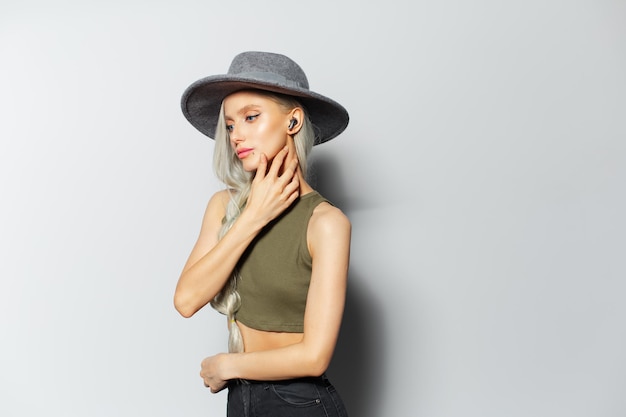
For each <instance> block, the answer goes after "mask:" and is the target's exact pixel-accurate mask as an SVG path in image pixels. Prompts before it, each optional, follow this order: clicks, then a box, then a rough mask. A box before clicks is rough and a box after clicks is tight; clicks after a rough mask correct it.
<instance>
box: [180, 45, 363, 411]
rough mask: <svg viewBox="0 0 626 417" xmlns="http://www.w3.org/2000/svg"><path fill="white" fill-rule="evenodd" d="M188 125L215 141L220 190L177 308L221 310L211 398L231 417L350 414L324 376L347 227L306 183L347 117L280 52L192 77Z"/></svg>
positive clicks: (209, 365)
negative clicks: (220, 347)
mask: <svg viewBox="0 0 626 417" xmlns="http://www.w3.org/2000/svg"><path fill="white" fill-rule="evenodd" d="M182 109H183V113H184V115H185V117H186V118H187V119H188V120H189V122H190V123H191V124H192V125H193V126H194V127H196V128H197V129H198V130H199V131H200V132H202V133H204V134H205V135H207V136H209V137H210V138H214V139H215V152H214V161H213V162H214V167H215V172H216V175H217V176H218V178H219V179H220V180H221V181H223V182H224V184H225V185H226V187H227V188H226V189H225V190H223V191H219V192H217V193H216V194H215V195H214V196H213V197H212V198H211V199H210V201H209V203H208V205H207V209H206V212H205V215H204V219H203V221H202V227H201V230H200V234H199V237H198V240H197V242H196V244H195V246H194V247H193V250H192V251H191V254H190V256H189V259H188V260H187V263H186V264H185V266H184V268H183V271H182V274H181V276H180V278H179V281H178V284H177V286H176V293H175V296H174V304H175V307H176V309H177V310H178V311H179V312H180V314H182V315H183V316H184V317H190V316H192V315H193V314H195V313H196V312H197V311H198V310H200V309H201V308H202V307H204V306H205V305H206V304H208V303H210V304H211V305H212V306H213V307H214V308H215V309H216V310H218V311H219V312H221V313H223V314H225V315H226V316H227V319H228V327H229V331H230V337H229V353H220V354H217V355H214V356H210V357H207V358H205V359H204V360H203V361H202V365H201V372H200V376H201V377H202V379H203V380H204V384H205V386H207V387H209V388H210V390H211V392H218V391H220V390H222V389H224V388H226V387H228V390H229V393H228V416H230V417H237V416H257V417H261V416H272V417H281V416H290V417H294V416H324V417H329V416H346V411H345V408H344V405H343V403H342V401H341V399H340V398H339V396H338V394H337V392H336V391H335V389H334V387H333V386H332V384H331V383H330V382H329V381H328V379H327V378H326V376H325V371H326V369H327V367H328V365H329V363H330V360H331V358H332V355H333V350H334V348H335V344H336V341H337V336H338V333H339V328H340V325H341V319H342V315H343V308H344V301H345V293H346V280H347V273H348V264H349V250H350V229H351V226H350V222H349V220H348V219H347V217H346V216H345V215H344V214H343V213H342V212H341V210H339V209H338V208H337V207H334V206H333V205H332V204H331V203H330V202H329V201H327V200H326V199H324V198H323V197H322V196H321V195H320V194H319V193H317V192H316V191H315V190H314V189H313V188H312V187H311V186H310V185H309V184H308V183H307V181H306V168H307V157H308V155H309V151H310V150H311V148H312V147H313V146H314V145H317V144H320V143H322V142H325V141H328V140H330V139H333V138H335V137H336V136H337V135H339V134H340V133H341V132H342V131H343V130H344V129H345V128H346V126H347V124H348V113H347V112H346V110H345V109H344V108H343V107H342V106H341V105H340V104H338V103H337V102H335V101H333V100H331V99H329V98H327V97H325V96H322V95H320V94H317V93H315V92H312V91H310V90H309V85H308V81H307V78H306V76H305V74H304V72H303V71H302V69H301V68H300V67H299V66H298V65H297V64H296V63H295V62H294V61H292V60H291V59H289V58H288V57H286V56H284V55H280V54H274V53H268V52H244V53H241V54H239V55H237V56H236V57H235V58H234V59H233V61H232V63H231V66H230V68H229V71H228V73H227V74H224V75H214V76H210V77H206V78H203V79H201V80H198V81H196V82H195V83H193V84H192V85H191V86H189V87H188V88H187V90H186V91H185V93H184V94H183V98H182Z"/></svg>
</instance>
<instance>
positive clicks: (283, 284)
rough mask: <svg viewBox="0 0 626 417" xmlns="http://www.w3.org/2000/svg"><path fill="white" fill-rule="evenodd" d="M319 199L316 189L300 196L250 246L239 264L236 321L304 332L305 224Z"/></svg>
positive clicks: (307, 261) (308, 269)
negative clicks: (239, 299) (238, 304)
mask: <svg viewBox="0 0 626 417" xmlns="http://www.w3.org/2000/svg"><path fill="white" fill-rule="evenodd" d="M322 202H328V200H326V199H325V198H324V197H322V196H321V195H320V194H319V193H317V192H315V191H313V192H310V193H308V194H305V195H303V196H301V197H299V198H298V199H297V200H296V201H295V202H294V203H293V204H292V205H291V206H290V207H289V208H288V209H287V210H285V211H284V212H283V213H281V215H280V216H279V217H278V218H276V219H274V220H273V221H272V222H270V223H269V224H268V225H266V226H265V227H264V228H263V229H262V230H261V232H260V233H259V235H257V236H256V238H255V239H254V240H253V241H252V243H251V244H250V246H248V248H247V249H246V251H245V252H244V254H243V255H242V257H241V259H240V260H239V263H238V269H239V273H240V280H239V281H238V282H237V291H238V292H239V296H240V297H241V307H240V308H239V310H238V311H237V313H236V315H235V318H236V319H237V320H238V321H240V322H241V323H243V324H245V325H246V326H248V327H251V328H253V329H258V330H265V331H277V332H292V333H301V332H303V331H304V309H305V304H306V297H307V293H308V291H309V283H310V281H311V266H312V259H311V254H310V253H309V249H308V247H307V227H308V225H309V219H310V218H311V215H312V214H313V210H314V209H315V207H317V206H318V205H319V204H320V203H322Z"/></svg>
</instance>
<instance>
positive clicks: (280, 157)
mask: <svg viewBox="0 0 626 417" xmlns="http://www.w3.org/2000/svg"><path fill="white" fill-rule="evenodd" d="M288 153H289V148H288V147H287V146H285V147H284V148H283V149H281V150H280V152H278V153H277V154H276V156H275V157H274V160H273V161H272V166H271V167H270V171H269V173H270V174H271V175H273V176H274V177H277V176H278V172H279V171H280V168H281V167H282V166H283V163H284V162H285V158H286V157H287V154H288Z"/></svg>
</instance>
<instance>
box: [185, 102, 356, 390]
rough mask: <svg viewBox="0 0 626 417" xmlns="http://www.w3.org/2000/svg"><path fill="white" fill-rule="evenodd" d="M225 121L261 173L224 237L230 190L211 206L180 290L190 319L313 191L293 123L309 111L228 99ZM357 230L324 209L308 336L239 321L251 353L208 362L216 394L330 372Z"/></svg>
mask: <svg viewBox="0 0 626 417" xmlns="http://www.w3.org/2000/svg"><path fill="white" fill-rule="evenodd" d="M224 113H225V119H226V120H225V122H226V125H227V128H228V130H229V132H230V141H231V146H232V147H233V149H234V150H235V151H236V152H238V154H239V151H243V153H241V154H240V155H241V162H242V164H243V166H244V169H245V170H246V171H248V172H255V176H254V180H253V182H252V188H251V192H250V196H249V197H248V202H247V204H246V207H245V209H244V210H243V211H242V213H241V215H240V216H239V218H238V219H237V220H236V221H235V223H234V224H233V226H232V227H231V229H230V230H229V231H228V232H227V233H226V235H225V236H224V237H222V239H220V240H218V238H217V236H218V232H219V230H220V228H221V221H222V218H223V217H224V214H225V207H226V205H227V203H228V199H229V196H228V191H226V190H223V191H220V192H217V193H216V194H215V195H214V196H213V197H212V198H211V199H210V201H209V203H208V205H207V209H206V211H205V214H204V219H203V221H202V227H201V230H200V234H199V236H198V240H197V242H196V244H195V246H194V247H193V249H192V251H191V254H190V256H189V259H188V260H187V263H186V264H185V266H184V268H183V271H182V274H181V276H180V278H179V280H178V284H177V286H176V292H175V295H174V304H175V307H176V309H177V310H178V311H179V312H180V314H181V315H183V316H184V317H191V316H192V315H193V314H195V313H196V312H197V311H198V310H200V309H201V308H202V307H204V306H205V305H206V304H208V303H209V302H210V301H211V300H212V299H213V298H214V297H215V295H216V294H217V293H218V292H219V291H220V290H221V289H222V287H223V286H224V284H225V283H226V282H227V280H228V278H229V276H230V274H231V272H232V270H233V268H234V267H235V266H236V264H237V262H238V261H239V258H240V257H241V255H242V254H243V253H244V251H245V250H246V248H247V247H248V245H250V243H251V242H252V241H253V239H254V237H255V236H257V234H258V233H259V232H260V231H261V229H262V228H263V227H264V226H265V225H267V224H268V223H269V222H270V221H271V220H273V219H275V218H276V217H277V216H278V215H279V214H280V213H282V212H283V211H284V210H285V209H286V208H288V207H289V206H290V205H291V204H292V203H293V202H294V201H295V199H296V198H297V197H298V196H300V195H305V194H308V193H310V192H312V191H314V190H313V188H312V187H311V186H310V185H309V184H308V183H307V182H306V181H305V179H304V177H303V175H302V172H301V171H300V169H299V166H298V160H297V156H296V151H295V145H294V139H293V135H294V134H295V133H297V132H298V130H299V129H300V124H297V125H296V126H295V127H293V128H291V129H290V128H289V122H290V120H291V119H292V118H296V119H297V120H302V117H303V113H302V109H300V108H294V109H291V110H290V111H287V112H286V111H285V110H284V109H283V108H281V107H280V106H279V105H278V104H277V103H276V102H275V101H273V100H272V99H270V98H268V97H266V96H263V95H260V94H256V93H254V92H252V91H241V92H237V93H234V94H231V95H230V96H228V97H227V98H226V99H225V100H224ZM350 235H351V225H350V222H349V220H348V218H347V217H346V216H345V215H344V214H343V213H342V212H341V210H339V209H338V208H336V207H334V206H332V205H330V204H328V203H321V204H320V205H318V206H317V207H316V208H315V210H314V211H313V215H312V216H311V219H310V221H309V224H308V228H307V244H308V248H309V252H310V253H311V257H312V259H313V266H312V273H311V282H310V286H309V292H308V295H307V301H306V309H305V314H304V332H303V333H286V332H268V331H262V330H256V329H252V328H249V327H247V326H245V325H243V324H242V323H238V325H239V327H240V329H241V333H242V337H243V340H244V353H220V354H217V355H214V356H210V357H207V358H205V359H204V360H203V361H202V364H201V371H200V376H201V377H202V379H203V380H204V384H205V386H207V387H209V388H210V389H211V392H219V391H221V390H222V389H224V388H225V387H226V385H227V381H228V380H230V379H234V378H244V379H251V380H264V381H269V380H281V379H290V378H297V377H304V376H319V375H321V374H322V373H324V372H325V371H326V369H327V368H328V365H329V363H330V360H331V358H332V355H333V351H334V349H335V345H336V343H337V337H338V334H339V328H340V325H341V318H342V315H343V309H344V303H345V295H346V281H347V274H348V264H349V257H350Z"/></svg>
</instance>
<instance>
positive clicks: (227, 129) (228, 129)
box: [226, 124, 234, 132]
mask: <svg viewBox="0 0 626 417" xmlns="http://www.w3.org/2000/svg"><path fill="white" fill-rule="evenodd" d="M233 128H234V126H233V125H232V124H227V125H226V131H227V132H232V131H233Z"/></svg>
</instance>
